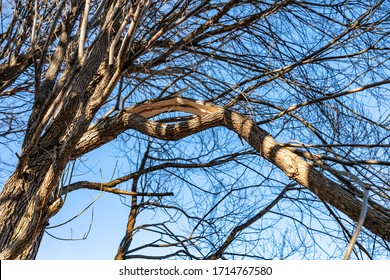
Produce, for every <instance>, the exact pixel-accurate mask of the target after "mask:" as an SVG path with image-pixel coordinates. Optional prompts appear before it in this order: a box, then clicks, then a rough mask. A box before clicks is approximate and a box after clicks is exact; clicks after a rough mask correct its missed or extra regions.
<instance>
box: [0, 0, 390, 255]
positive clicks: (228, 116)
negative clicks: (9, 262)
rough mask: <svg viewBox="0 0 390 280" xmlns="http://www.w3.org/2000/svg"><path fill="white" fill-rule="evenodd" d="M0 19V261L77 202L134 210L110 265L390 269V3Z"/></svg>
mask: <svg viewBox="0 0 390 280" xmlns="http://www.w3.org/2000/svg"><path fill="white" fill-rule="evenodd" d="M0 10H1V13H0V16H1V18H0V21H1V26H0V45H1V48H0V149H1V153H0V172H1V175H2V176H3V177H5V178H8V179H4V180H3V181H2V182H1V183H2V192H1V194H0V259H32V258H35V256H36V254H37V252H38V248H39V245H40V242H41V239H42V236H43V234H44V232H45V230H47V232H48V233H50V229H49V227H48V222H49V220H50V218H51V217H52V216H53V215H55V214H56V213H58V211H61V208H62V206H63V205H64V203H65V204H66V203H67V199H66V198H67V195H68V194H69V193H72V192H78V191H82V190H90V191H101V192H108V193H112V195H118V196H121V197H123V199H125V197H126V200H124V201H125V202H124V203H126V204H127V205H128V206H129V218H128V222H127V225H124V228H123V232H124V237H123V240H122V242H120V244H118V250H117V254H116V256H112V257H113V258H114V257H115V258H116V259H131V258H161V259H162V258H176V259H178V258H183V259H220V258H222V259H241V258H253V259H285V258H289V257H297V258H307V259H313V258H319V257H321V258H324V256H325V257H326V258H342V257H344V255H345V253H346V251H348V250H347V246H348V245H350V246H352V245H354V244H355V243H356V244H355V245H354V247H353V253H352V257H353V258H358V259H367V258H368V259H374V258H389V256H390V247H389V241H390V186H389V181H390V172H389V166H390V153H389V147H390V134H389V130H390V126H389V124H390V114H389V110H390V106H389V105H390V104H389V100H390V87H389V84H390V78H389V77H390V71H389V70H390V69H389V67H390V48H389V46H390V36H389V34H390V14H389V10H390V2H389V1H385V0H381V1H379V0H372V1H371V0H370V1H362V0H355V1H337V0H321V1H298V0H297V1H294V0H281V1H277V0H276V1H259V0H242V1H238V0H166V1H165V0H164V1H155V0H135V1H128V0H118V1H113V0H106V1H94V0H84V1H83V0H70V1H69V0H57V1H50V0H42V1H38V0H35V1H33V0H25V1H21V0H20V1H19V0H15V1H10V0H9V1H8V0H5V1H2V2H1V7H0ZM103 145H105V146H107V145H108V147H109V151H110V153H111V154H112V155H113V156H116V157H118V158H122V159H125V160H126V162H127V164H126V166H123V165H121V166H112V174H113V178H112V179H111V180H109V181H102V180H100V178H99V176H98V175H97V176H95V177H96V180H93V181H91V180H79V179H78V178H79V177H78V175H80V174H83V173H85V172H90V173H91V174H94V172H98V170H97V169H98V167H97V166H92V165H88V161H86V158H88V155H89V153H90V152H92V151H95V150H98V149H99V148H100V147H102V146H103ZM145 213H154V216H155V218H154V219H150V216H152V215H144V214H145ZM146 216H147V218H146ZM361 226H363V227H362V228H361V229H360V227H361ZM359 229H360V230H359ZM144 233H148V238H150V240H143V239H142V238H143V236H144ZM357 234H358V236H357ZM356 237H357V239H356ZM136 239H137V240H141V242H142V245H134V240H136ZM355 239H356V240H355ZM323 243H327V244H329V245H328V246H326V247H324V246H323ZM137 244H139V241H138V242H137ZM151 248H152V249H153V250H154V252H155V254H154V255H151V254H150V253H145V252H150V251H148V249H151ZM347 258H348V257H347Z"/></svg>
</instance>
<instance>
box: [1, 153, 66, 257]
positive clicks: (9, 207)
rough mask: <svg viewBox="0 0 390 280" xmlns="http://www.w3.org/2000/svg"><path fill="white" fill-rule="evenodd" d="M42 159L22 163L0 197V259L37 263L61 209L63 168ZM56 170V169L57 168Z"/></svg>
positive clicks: (48, 159) (45, 156) (44, 156)
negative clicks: (43, 241) (50, 223)
mask: <svg viewBox="0 0 390 280" xmlns="http://www.w3.org/2000/svg"><path fill="white" fill-rule="evenodd" d="M51 161H52V160H51V159H50V157H49V156H47V155H43V156H42V155H40V156H39V157H38V158H37V159H36V160H35V161H30V163H29V164H27V165H22V164H20V163H19V165H18V167H17V169H16V171H15V172H14V173H13V174H12V175H11V177H10V178H9V179H8V181H7V182H6V184H5V186H4V189H3V191H2V192H1V194H0V259H3V260H5V259H34V258H35V257H36V255H37V252H38V248H39V245H40V242H41V239H42V236H43V233H44V230H45V227H46V225H47V224H48V221H49V219H50V217H51V216H53V215H54V214H55V213H56V212H57V211H58V210H59V209H60V208H61V206H62V200H61V198H60V197H57V196H56V190H57V186H58V184H59V179H60V178H59V176H58V174H61V173H62V170H63V168H62V167H60V166H64V165H63V164H61V163H60V162H56V164H52V163H51ZM55 166H56V167H55Z"/></svg>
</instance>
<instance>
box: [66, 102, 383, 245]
mask: <svg viewBox="0 0 390 280" xmlns="http://www.w3.org/2000/svg"><path fill="white" fill-rule="evenodd" d="M171 111H180V112H187V113H191V114H194V116H193V117H192V118H191V119H189V120H187V121H183V122H179V123H175V124H166V123H159V122H155V121H152V120H150V119H149V118H151V117H155V116H157V115H159V114H161V113H166V112H171ZM218 126H223V127H226V128H228V129H230V130H232V131H234V132H235V133H237V134H238V135H239V136H240V137H242V138H243V139H245V140H246V141H247V142H248V144H249V145H251V146H252V147H253V148H254V149H255V150H256V151H257V152H258V153H259V154H260V155H261V156H262V157H264V158H265V159H267V160H268V161H269V162H271V163H272V164H274V165H276V166H277V167H278V168H280V169H281V170H282V171H283V172H284V173H285V174H286V175H287V176H288V177H289V178H290V179H292V180H294V181H296V182H297V183H299V184H301V185H302V186H304V187H306V188H307V189H309V190H310V191H312V192H313V193H315V194H316V195H317V196H318V197H319V198H320V199H321V200H322V201H325V202H327V203H329V204H330V205H332V206H334V207H336V208H337V209H338V210H340V211H341V212H342V213H344V214H345V215H347V216H348V217H349V218H351V219H352V220H354V221H357V220H358V219H359V213H360V211H361V208H362V202H361V200H360V199H359V198H357V197H355V196H354V195H353V194H351V193H350V192H348V191H347V190H346V189H344V188H343V187H342V185H341V184H339V183H337V182H335V181H333V180H331V179H329V178H328V177H327V176H326V175H325V174H324V173H323V172H322V171H320V170H318V169H316V167H315V166H313V165H311V164H310V163H309V162H307V161H305V160H304V159H303V158H302V157H300V156H299V155H297V154H295V153H294V152H292V151H291V150H290V149H288V148H286V147H283V146H282V145H281V144H279V143H278V142H276V141H275V139H274V138H273V137H272V136H271V135H270V134H268V133H267V131H265V130H263V129H262V128H260V127H258V126H257V125H256V122H255V121H253V120H252V119H249V118H247V117H245V116H243V115H241V114H239V113H236V112H233V111H231V110H229V109H226V108H223V107H220V106H217V105H215V104H212V103H205V102H202V101H196V100H191V99H186V98H178V97H176V98H170V99H165V100H159V101H149V102H147V103H143V104H140V105H136V106H134V107H130V108H127V109H126V110H124V111H121V112H119V113H118V114H116V115H115V116H113V117H110V118H107V119H105V120H102V121H101V122H100V123H99V124H98V125H95V126H94V127H92V128H91V129H89V130H88V131H87V132H86V133H85V134H84V135H83V137H82V138H81V140H80V141H79V143H78V145H77V147H76V150H75V153H74V154H73V157H74V158H76V157H78V156H80V155H82V154H85V153H87V152H89V151H91V150H93V149H95V148H97V147H99V146H101V145H103V144H105V143H107V142H109V141H111V140H113V139H114V138H115V137H117V136H118V135H119V134H120V133H122V132H124V131H125V130H128V129H134V130H136V131H139V132H141V133H143V134H146V135H149V136H151V137H154V138H159V139H163V140H171V141H176V140H179V139H182V138H184V137H187V136H189V135H192V134H195V133H198V132H200V131H203V130H206V129H209V128H213V127H218ZM364 226H365V227H366V228H367V229H368V230H370V231H371V232H373V233H374V234H376V235H378V236H380V237H382V238H383V239H385V240H387V241H390V214H386V213H383V212H379V211H377V210H375V209H373V208H371V207H369V208H368V210H367V216H366V220H365V223H364Z"/></svg>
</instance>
